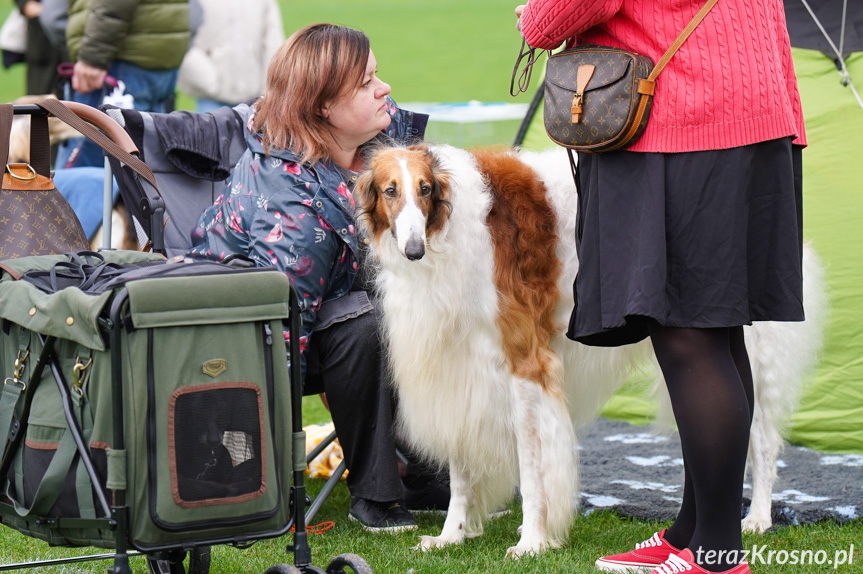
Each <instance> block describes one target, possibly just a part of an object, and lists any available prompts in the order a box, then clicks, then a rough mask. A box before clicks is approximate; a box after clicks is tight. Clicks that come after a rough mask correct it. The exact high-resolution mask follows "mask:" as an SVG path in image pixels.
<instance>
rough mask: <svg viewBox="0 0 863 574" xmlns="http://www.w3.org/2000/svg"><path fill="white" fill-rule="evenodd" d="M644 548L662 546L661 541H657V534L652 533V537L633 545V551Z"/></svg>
mask: <svg viewBox="0 0 863 574" xmlns="http://www.w3.org/2000/svg"><path fill="white" fill-rule="evenodd" d="M646 546H662V540H660V539H659V532H654V533H653V536H651V537H650V538H648V539H647V540H645V541H644V542H639V543H638V544H636V545H635V549H636V550H638V549H639V548H644V547H646Z"/></svg>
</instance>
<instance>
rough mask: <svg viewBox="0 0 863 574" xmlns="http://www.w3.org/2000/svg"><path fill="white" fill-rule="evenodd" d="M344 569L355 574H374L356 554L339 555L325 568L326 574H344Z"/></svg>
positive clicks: (367, 564)
mask: <svg viewBox="0 0 863 574" xmlns="http://www.w3.org/2000/svg"><path fill="white" fill-rule="evenodd" d="M345 567H347V568H350V569H351V571H352V572H354V573H355V574H374V571H373V570H372V567H371V566H369V563H368V562H366V561H365V560H364V559H363V558H362V557H361V556H358V555H356V554H350V553H347V554H339V555H338V556H336V557H335V558H333V561H332V562H330V565H329V566H327V574H346V572H345Z"/></svg>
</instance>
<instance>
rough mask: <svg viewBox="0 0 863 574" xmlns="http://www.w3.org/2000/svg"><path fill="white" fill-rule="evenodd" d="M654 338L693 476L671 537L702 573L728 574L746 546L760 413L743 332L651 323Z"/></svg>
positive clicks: (688, 470)
mask: <svg viewBox="0 0 863 574" xmlns="http://www.w3.org/2000/svg"><path fill="white" fill-rule="evenodd" d="M650 338H651V341H652V342H653V349H654V351H655V352H656V358H657V360H658V361H659V366H660V368H661V369H662V374H663V375H664V377H665V382H666V385H667V386H668V392H669V394H670V396H671V406H672V408H673V410H674V418H675V419H676V421H677V428H678V430H679V432H680V443H681V446H682V449H683V461H684V470H685V475H686V476H685V482H684V489H683V504H682V505H681V508H680V513H679V515H678V516H677V519H676V520H675V521H674V524H673V525H672V526H671V527H670V528H669V529H668V531H667V532H666V534H665V538H666V540H668V542H669V543H670V544H672V545H673V546H675V547H677V548H689V549H690V550H692V552H693V553H694V554H695V558H696V562H699V565H700V566H702V567H704V568H706V569H708V570H711V571H717V572H720V571H723V570H727V569H729V568H731V567H732V566H733V565H734V564H733V563H730V562H729V561H728V560H727V559H726V558H725V556H727V552H729V551H732V550H738V551H739V550H742V547H743V543H742V540H741V532H740V514H741V512H740V511H741V503H742V490H743V473H744V469H745V465H746V451H747V449H748V447H749V426H750V423H751V422H752V410H753V407H754V395H753V389H752V370H751V368H750V365H749V355H748V354H747V353H746V347H745V345H744V342H743V327H731V328H713V329H684V328H675V327H664V326H661V325H659V324H657V323H652V324H651V325H650ZM699 549H702V553H701V554H699V553H698V550H699ZM710 550H715V551H717V554H715V555H714V557H716V556H719V554H718V552H719V551H721V550H724V551H726V553H725V554H724V555H723V558H722V560H717V559H716V558H714V559H713V560H709V559H708V555H707V554H706V553H707V552H708V551H710ZM739 556H740V555H739V554H738V557H739ZM699 557H700V560H699Z"/></svg>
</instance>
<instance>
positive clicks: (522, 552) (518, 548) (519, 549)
mask: <svg viewBox="0 0 863 574" xmlns="http://www.w3.org/2000/svg"><path fill="white" fill-rule="evenodd" d="M546 550H548V545H547V544H522V543H521V542H519V543H518V544H516V545H515V546H510V547H509V548H507V549H506V557H507V558H512V559H513V560H518V559H519V558H521V557H522V556H536V555H537V554H542V553H543V552H545V551H546Z"/></svg>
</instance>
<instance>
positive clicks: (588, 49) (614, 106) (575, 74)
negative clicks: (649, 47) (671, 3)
mask: <svg viewBox="0 0 863 574" xmlns="http://www.w3.org/2000/svg"><path fill="white" fill-rule="evenodd" d="M717 1H718V0H708V2H707V3H706V4H705V5H704V6H703V7H702V8H701V10H699V12H698V13H697V14H696V15H695V17H694V18H693V19H692V21H691V22H690V23H689V24H688V25H687V26H686V28H684V30H683V31H682V32H681V33H680V35H679V36H678V37H677V39H676V40H675V41H674V43H673V44H672V45H671V47H670V48H669V49H668V50H667V51H666V52H665V54H664V55H663V56H662V58H661V59H660V60H659V62H658V63H657V64H656V66H654V65H653V62H652V61H651V60H650V58H648V57H647V56H642V55H640V54H636V53H635V52H630V51H627V50H623V49H620V48H612V47H609V46H599V45H594V44H580V45H577V46H575V47H573V48H570V49H568V50H564V51H562V52H558V53H557V54H550V55H549V58H548V63H547V65H546V77H545V89H544V98H545V102H544V112H543V122H544V124H545V130H546V133H548V136H549V137H550V138H551V139H552V140H553V141H554V142H555V143H557V144H558V145H561V146H564V147H566V148H567V149H569V150H575V151H584V152H593V153H600V152H609V151H614V150H619V149H623V148H625V147H627V146H629V145H630V144H632V143H634V142H635V141H636V140H637V139H638V138H639V136H641V134H642V133H643V132H644V129H645V128H646V127H647V119H648V117H649V115H650V107H651V104H652V102H653V94H654V92H655V90H656V79H657V77H658V76H659V74H660V72H662V69H663V68H664V67H665V65H666V64H667V63H668V61H669V60H671V58H672V56H674V54H675V53H676V52H677V50H678V49H679V48H680V46H681V45H683V43H684V42H685V41H686V39H687V38H688V37H689V35H690V34H692V32H693V31H694V30H695V28H696V27H697V26H698V24H700V23H701V21H702V20H703V19H704V17H705V16H707V13H708V12H710V10H711V8H713V6H714V5H715V4H716V3H717ZM523 48H524V43H522V53H521V54H519V60H518V61H517V62H516V69H515V70H513V83H514V82H515V76H516V74H517V69H518V64H519V62H520V61H521V60H522V59H523V58H524V57H525V55H527V57H528V61H527V69H526V71H525V72H523V73H522V79H521V81H520V84H519V88H520V89H522V88H526V85H525V86H522V84H523V83H525V81H524V78H525V77H526V78H527V82H529V77H530V76H529V74H530V72H529V68H530V66H532V64H533V62H534V61H535V59H536V58H535V56H534V54H533V51H534V49H533V48H531V49H530V50H529V52H527V53H525V52H524V49H523ZM511 91H512V89H511Z"/></svg>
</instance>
